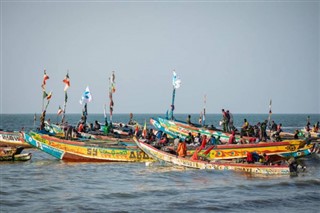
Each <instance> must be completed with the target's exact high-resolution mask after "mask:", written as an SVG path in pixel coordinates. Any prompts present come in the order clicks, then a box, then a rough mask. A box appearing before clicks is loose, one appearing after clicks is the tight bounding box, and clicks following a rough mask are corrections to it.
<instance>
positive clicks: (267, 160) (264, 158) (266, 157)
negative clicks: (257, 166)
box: [260, 153, 270, 165]
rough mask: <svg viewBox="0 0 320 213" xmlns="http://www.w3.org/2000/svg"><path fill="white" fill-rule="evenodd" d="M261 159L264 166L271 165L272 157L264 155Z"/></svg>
mask: <svg viewBox="0 0 320 213" xmlns="http://www.w3.org/2000/svg"><path fill="white" fill-rule="evenodd" d="M260 159H261V162H262V163H263V164H264V165H269V164H270V156H268V155H267V154H266V153H263V155H262V158H260Z"/></svg>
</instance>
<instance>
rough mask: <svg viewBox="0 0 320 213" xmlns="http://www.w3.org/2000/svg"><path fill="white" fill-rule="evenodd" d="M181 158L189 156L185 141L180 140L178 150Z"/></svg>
mask: <svg viewBox="0 0 320 213" xmlns="http://www.w3.org/2000/svg"><path fill="white" fill-rule="evenodd" d="M177 153H178V155H179V157H183V158H184V157H185V156H186V155H187V145H186V142H185V141H182V140H180V142H179V144H178V148H177Z"/></svg>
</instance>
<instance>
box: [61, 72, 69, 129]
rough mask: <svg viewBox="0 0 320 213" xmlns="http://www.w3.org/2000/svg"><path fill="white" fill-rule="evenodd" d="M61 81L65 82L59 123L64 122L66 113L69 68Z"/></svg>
mask: <svg viewBox="0 0 320 213" xmlns="http://www.w3.org/2000/svg"><path fill="white" fill-rule="evenodd" d="M62 82H63V83H65V84H66V85H65V87H64V103H63V113H62V118H61V123H64V122H65V115H66V108H67V101H68V93H67V90H68V88H69V87H70V79H69V70H68V72H67V75H66V77H65V78H64V79H63V81H62Z"/></svg>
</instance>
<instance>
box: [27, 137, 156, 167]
mask: <svg viewBox="0 0 320 213" xmlns="http://www.w3.org/2000/svg"><path fill="white" fill-rule="evenodd" d="M23 135H24V139H25V141H26V142H27V143H29V144H31V145H32V146H34V147H36V148H38V149H40V150H42V151H44V152H46V153H48V154H50V155H52V156H54V157H56V158H58V159H61V160H65V161H76V162H148V161H153V159H152V158H150V157H149V156H148V155H147V154H145V153H144V152H143V151H141V150H140V149H139V148H138V147H137V146H121V145H108V144H105V143H104V144H103V143H87V142H81V141H71V140H63V139H59V138H56V137H52V136H49V135H42V134H38V133H36V132H29V133H26V132H23Z"/></svg>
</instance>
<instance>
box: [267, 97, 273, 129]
mask: <svg viewBox="0 0 320 213" xmlns="http://www.w3.org/2000/svg"><path fill="white" fill-rule="evenodd" d="M271 106H272V99H270V103H269V117H268V126H269V128H270V125H271V115H272V110H271Z"/></svg>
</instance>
